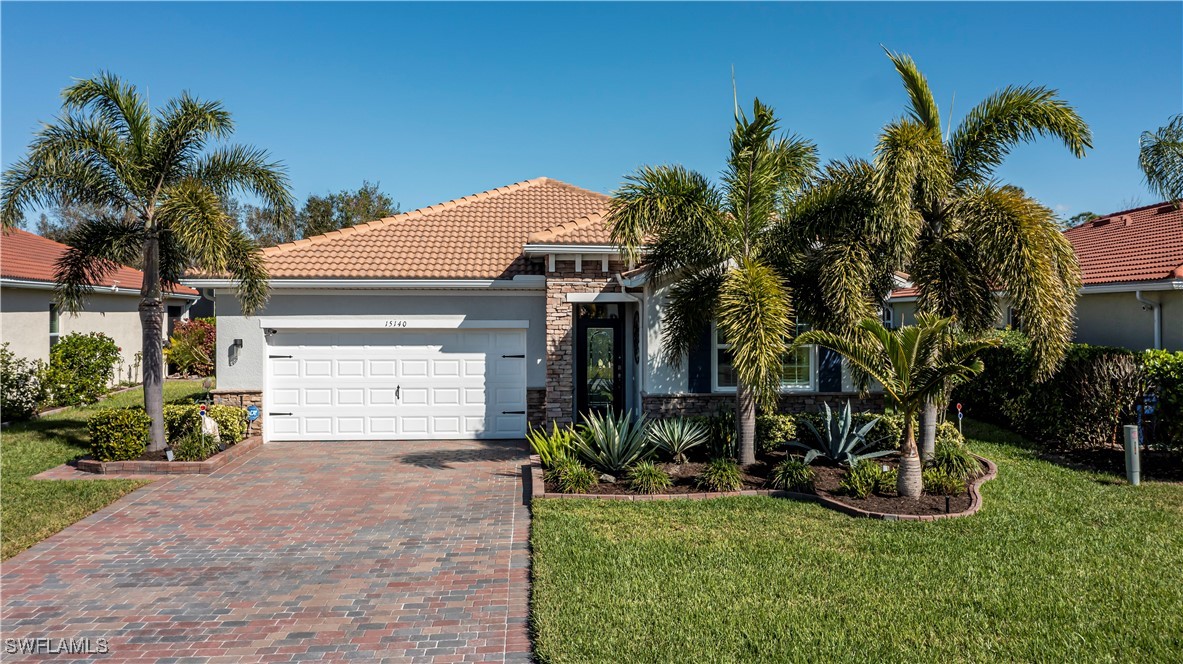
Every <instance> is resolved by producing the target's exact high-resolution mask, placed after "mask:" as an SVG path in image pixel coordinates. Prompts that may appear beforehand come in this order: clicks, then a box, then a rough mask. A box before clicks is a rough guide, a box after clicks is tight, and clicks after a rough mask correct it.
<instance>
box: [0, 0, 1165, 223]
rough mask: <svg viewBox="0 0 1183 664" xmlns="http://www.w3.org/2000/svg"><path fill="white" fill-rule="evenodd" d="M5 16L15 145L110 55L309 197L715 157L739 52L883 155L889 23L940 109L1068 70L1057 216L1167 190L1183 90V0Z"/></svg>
mask: <svg viewBox="0 0 1183 664" xmlns="http://www.w3.org/2000/svg"><path fill="white" fill-rule="evenodd" d="M0 19H2V35H0V36H2V45H0V49H2V56H3V62H2V67H0V75H2V77H0V94H2V100H0V105H2V106H0V110H2V114H0V115H2V125H0V130H2V131H3V136H2V143H0V152H2V154H0V160H2V162H3V164H4V166H6V167H7V166H8V165H10V164H11V163H12V162H13V161H14V160H16V159H17V158H19V157H20V155H21V153H22V152H23V150H24V148H25V146H26V145H27V144H28V141H29V138H30V136H31V134H32V132H33V131H34V130H35V129H36V128H37V126H38V122H39V121H42V120H49V119H51V118H52V117H53V116H54V114H55V113H57V111H58V109H59V98H58V94H59V92H60V90H61V88H63V87H64V86H66V85H68V84H69V83H70V80H71V78H72V77H86V76H90V75H93V74H94V73H96V72H97V71H99V70H100V69H109V70H111V71H114V72H116V73H118V74H119V75H121V76H123V77H125V78H127V79H129V80H130V81H132V82H134V83H136V84H137V85H139V86H140V87H141V88H146V89H148V90H149V92H150V95H151V99H152V101H153V102H154V103H159V102H162V101H163V100H165V99H166V98H168V97H170V96H174V95H176V94H178V93H179V92H180V91H181V90H184V89H188V90H190V91H191V92H193V93H195V94H197V95H199V96H202V97H208V98H216V99H221V100H223V101H224V102H225V104H226V106H227V107H228V108H229V109H230V110H231V111H232V112H233V114H234V117H235V120H236V122H237V125H238V131H237V132H236V134H235V140H236V141H239V142H245V143H251V144H254V145H257V146H260V147H264V148H266V149H268V150H270V151H271V153H272V154H273V155H274V156H275V157H276V158H277V159H280V160H282V161H283V162H285V163H286V165H287V167H288V170H289V173H290V175H291V178H292V182H293V188H294V192H295V194H296V195H297V197H298V198H299V199H301V200H302V199H303V198H304V197H305V196H307V195H308V194H309V193H323V192H327V191H331V190H338V189H341V188H347V187H349V188H352V187H356V186H358V185H360V184H361V182H362V180H367V179H368V180H370V181H379V182H381V185H382V188H383V189H384V190H386V191H388V192H389V193H391V194H392V196H393V197H394V199H395V200H397V201H399V202H400V203H401V204H402V207H403V209H404V210H405V209H411V208H414V207H419V206H423V205H430V204H432V203H436V202H440V201H443V200H447V199H450V198H455V197H458V196H463V195H466V194H469V193H473V192H477V191H481V190H484V189H488V188H491V187H496V186H500V185H504V184H508V183H511V182H515V181H518V180H523V179H527V178H531V177H537V176H542V175H546V176H550V177H555V178H559V179H561V180H565V181H568V182H571V183H573V184H577V185H580V186H583V187H587V188H590V189H595V190H599V191H604V192H610V191H612V190H613V189H614V188H615V187H616V186H617V185H618V184H619V183H620V181H621V177H622V176H623V175H624V174H626V173H628V172H630V171H632V170H633V169H635V168H636V167H638V166H639V165H642V164H655V163H681V164H684V165H686V166H689V167H691V168H695V169H698V170H701V171H703V172H705V173H708V174H711V175H714V174H716V173H717V172H718V170H719V169H720V168H721V165H722V160H723V158H724V155H725V152H726V149H727V140H726V139H727V132H728V130H729V128H730V122H731V117H730V116H731V111H732V99H731V67H732V66H734V67H735V71H736V76H737V79H738V87H739V94H740V97H741V100H750V99H751V97H753V96H759V97H760V98H761V99H762V100H763V101H765V102H766V103H769V104H771V105H772V106H774V107H775V108H776V109H777V111H778V115H779V116H780V117H781V118H782V122H783V125H784V126H785V127H786V128H788V129H790V130H792V131H794V132H797V133H800V134H803V135H805V136H807V137H809V138H811V139H812V140H814V141H815V142H816V143H817V144H818V146H819V148H820V150H821V154H822V156H823V158H825V159H830V158H842V157H845V156H847V155H854V156H868V155H869V154H870V151H871V149H872V147H873V146H874V143H875V139H876V135H877V132H878V130H879V129H880V128H881V127H882V125H883V124H884V123H885V122H886V121H888V120H890V119H891V118H893V117H895V116H897V115H899V114H900V113H901V112H902V108H903V103H904V95H903V92H902V89H901V88H900V86H899V83H898V81H897V79H896V77H895V73H894V71H893V70H892V68H891V66H890V63H889V62H888V61H887V59H886V57H885V56H884V55H883V53H882V51H881V50H880V44H884V45H886V46H888V47H890V48H892V49H894V50H900V51H904V52H908V53H911V54H912V55H913V56H914V57H915V58H916V59H917V61H918V62H919V64H920V66H921V68H922V70H923V71H924V72H925V73H926V74H927V76H928V78H929V80H930V83H931V84H932V87H933V89H934V91H935V94H936V96H937V98H938V101H939V103H940V105H941V109H942V113H943V114H944V115H945V116H946V118H947V117H949V108H950V105H952V109H953V110H952V117H953V118H955V119H959V118H960V117H961V116H962V115H963V114H964V113H965V111H967V110H968V109H969V108H970V107H971V105H972V104H975V103H977V102H978V101H980V100H981V99H982V98H983V97H984V96H985V95H987V94H988V93H989V92H991V91H992V90H994V89H996V88H998V87H1001V86H1003V85H1007V84H1026V83H1038V84H1044V85H1048V86H1051V87H1055V88H1058V89H1059V90H1060V91H1061V93H1062V95H1063V96H1064V97H1065V98H1066V99H1068V100H1069V101H1070V102H1071V103H1072V104H1074V105H1075V106H1076V107H1077V108H1078V110H1079V111H1080V112H1081V114H1082V115H1083V116H1084V118H1085V120H1086V121H1088V122H1089V123H1090V125H1091V126H1092V129H1093V132H1094V145H1095V147H1094V150H1092V152H1091V153H1090V154H1089V155H1088V156H1087V157H1086V158H1085V159H1083V160H1077V159H1075V158H1073V157H1072V156H1071V155H1069V154H1068V152H1067V151H1066V150H1064V149H1063V148H1062V146H1059V145H1057V144H1054V143H1052V142H1043V143H1041V144H1038V145H1033V146H1025V147H1021V148H1019V149H1018V150H1017V151H1016V152H1015V153H1014V154H1013V155H1012V157H1011V158H1010V160H1009V161H1008V162H1007V163H1006V165H1005V166H1004V167H1003V168H1002V169H1001V171H1000V172H999V175H1000V176H1001V177H1002V178H1003V179H1005V180H1007V181H1010V182H1012V183H1015V184H1018V185H1020V186H1023V187H1025V188H1026V189H1027V190H1028V191H1029V192H1030V193H1032V194H1033V195H1035V196H1036V197H1038V198H1039V199H1040V200H1042V201H1043V202H1044V203H1045V204H1047V205H1049V206H1051V207H1053V208H1055V209H1057V210H1058V211H1059V212H1061V213H1062V214H1065V215H1070V214H1073V213H1076V212H1079V211H1082V210H1093V211H1096V212H1099V213H1103V212H1108V211H1114V210H1117V209H1120V208H1121V207H1123V204H1126V203H1131V202H1140V203H1143V204H1148V203H1151V202H1154V201H1153V197H1152V196H1151V195H1150V194H1149V193H1148V192H1147V191H1146V189H1145V186H1144V185H1143V183H1142V180H1141V174H1140V173H1139V171H1138V169H1137V142H1138V135H1139V133H1140V132H1142V131H1143V130H1146V129H1153V128H1155V127H1158V126H1161V125H1163V124H1165V123H1166V122H1167V119H1168V117H1169V116H1170V115H1172V114H1176V113H1180V112H1183V3H1179V2H1172V3H1151V4H1131V3H1121V4H1107V3H1066V2H1065V3H1050V4H1022V3H988V4H986V3H983V4H951V3H922V4H895V3H891V4H889V3H875V4H861V3H842V4H726V5H722V4H673V3H668V4H643V5H631V4H379V3H365V4H313V3H301V4H286V3H259V4H238V3H214V4H202V3H188V4H150V3H133V4H86V5H81V4H67V3H43V4H27V3H12V2H4V3H3V5H0ZM954 96H955V97H954ZM954 99H955V100H954Z"/></svg>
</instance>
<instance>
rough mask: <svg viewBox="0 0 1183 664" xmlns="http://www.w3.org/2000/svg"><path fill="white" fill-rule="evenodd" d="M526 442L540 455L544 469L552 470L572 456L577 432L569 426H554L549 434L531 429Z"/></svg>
mask: <svg viewBox="0 0 1183 664" xmlns="http://www.w3.org/2000/svg"><path fill="white" fill-rule="evenodd" d="M526 440H527V441H529V443H530V449H531V450H533V452H534V454H537V455H538V459H539V461H541V462H542V467H543V468H550V467H551V466H553V465H554V464H555V463H557V462H559V461H560V460H562V459H566V458H568V457H570V456H571V454H572V450H573V449H574V445H575V443H574V440H575V430H574V429H572V428H571V427H569V426H566V427H560V426H557V425H556V426H553V427H551V430H550V431H549V432H548V431H546V430H545V429H535V428H534V427H530V430H529V431H528V432H526Z"/></svg>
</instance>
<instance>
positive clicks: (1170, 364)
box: [1142, 350, 1183, 448]
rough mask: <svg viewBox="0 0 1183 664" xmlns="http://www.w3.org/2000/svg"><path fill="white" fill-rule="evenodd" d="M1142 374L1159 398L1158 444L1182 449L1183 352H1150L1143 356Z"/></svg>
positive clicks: (1156, 441) (1156, 432)
mask: <svg viewBox="0 0 1183 664" xmlns="http://www.w3.org/2000/svg"><path fill="white" fill-rule="evenodd" d="M1142 373H1143V375H1144V376H1145V380H1146V383H1147V385H1148V386H1153V388H1154V390H1155V393H1156V394H1158V412H1157V413H1156V415H1157V422H1156V426H1155V429H1154V437H1155V443H1156V444H1158V445H1161V446H1164V447H1174V448H1183V351H1176V352H1173V353H1172V352H1170V351H1166V350H1148V351H1146V352H1145V353H1143V354H1142Z"/></svg>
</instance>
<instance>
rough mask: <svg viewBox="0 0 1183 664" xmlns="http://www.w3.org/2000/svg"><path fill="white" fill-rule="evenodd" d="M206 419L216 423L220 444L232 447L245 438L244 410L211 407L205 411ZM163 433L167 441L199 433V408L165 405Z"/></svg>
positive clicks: (234, 407) (197, 406)
mask: <svg viewBox="0 0 1183 664" xmlns="http://www.w3.org/2000/svg"><path fill="white" fill-rule="evenodd" d="M206 412H207V413H208V414H209V415H208V417H210V418H212V419H213V421H215V422H217V423H218V434H219V435H220V437H221V442H223V443H225V444H227V445H233V444H235V443H237V442H239V441H241V440H242V439H243V438H244V437H246V425H247V419H246V409H245V408H239V407H238V406H223V405H213V406H209V407H208V408H207V410H206ZM164 431H165V437H166V438H167V439H168V440H169V441H175V440H180V439H182V438H185V437H186V436H188V435H189V434H191V433H192V432H194V431H196V432H198V433H200V432H201V406H199V405H167V406H165V407H164Z"/></svg>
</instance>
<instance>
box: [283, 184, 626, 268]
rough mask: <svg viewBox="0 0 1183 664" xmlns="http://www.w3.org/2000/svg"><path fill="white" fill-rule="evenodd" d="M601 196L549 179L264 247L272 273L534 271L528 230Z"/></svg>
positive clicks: (579, 212) (598, 203)
mask: <svg viewBox="0 0 1183 664" xmlns="http://www.w3.org/2000/svg"><path fill="white" fill-rule="evenodd" d="M607 202H608V196H605V195H604V194H600V193H596V192H594V191H588V190H586V189H581V188H579V187H575V186H572V185H569V184H566V183H565V182H559V181H558V180H552V179H550V178H537V179H534V180H526V181H524V182H518V183H517V184H511V185H509V186H507V187H501V188H498V189H492V190H490V191H486V192H482V193H479V194H474V195H472V196H466V197H464V198H460V199H456V200H452V201H448V202H446V203H440V204H439V205H433V206H431V207H426V208H421V209H418V210H414V211H412V212H407V213H404V214H400V215H396V216H393V217H387V218H386V219H379V220H377V221H372V222H370V223H367V224H359V225H357V226H354V227H352V228H344V229H341V230H339V231H332V232H330V233H326V234H324V235H319V236H316V237H312V238H308V239H304V240H297V241H296V242H291V243H288V244H281V245H279V246H277V247H271V248H269V249H264V250H263V254H264V256H265V257H266V260H267V269H268V270H269V271H270V273H271V276H272V277H274V278H280V279H283V278H320V277H324V278H341V279H348V278H359V279H366V278H368V279H499V278H500V279H508V278H512V277H514V276H516V275H519V274H538V273H541V272H540V267H541V266H540V265H537V264H535V263H532V262H531V261H530V260H529V259H527V258H526V257H525V256H523V255H522V246H523V245H524V244H525V243H526V240H527V238H528V237H530V234H531V233H536V232H539V231H542V230H545V229H549V228H552V227H554V226H556V225H559V224H562V223H563V222H566V221H568V220H570V219H577V218H580V217H583V216H585V215H590V214H593V213H595V212H596V211H598V210H600V209H602V208H603V207H604V206H605V204H607Z"/></svg>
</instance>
